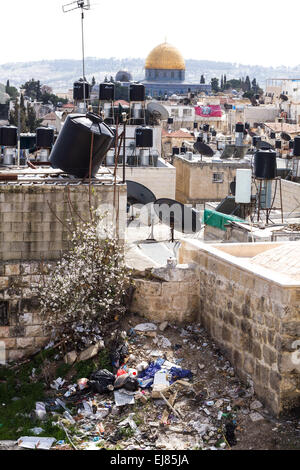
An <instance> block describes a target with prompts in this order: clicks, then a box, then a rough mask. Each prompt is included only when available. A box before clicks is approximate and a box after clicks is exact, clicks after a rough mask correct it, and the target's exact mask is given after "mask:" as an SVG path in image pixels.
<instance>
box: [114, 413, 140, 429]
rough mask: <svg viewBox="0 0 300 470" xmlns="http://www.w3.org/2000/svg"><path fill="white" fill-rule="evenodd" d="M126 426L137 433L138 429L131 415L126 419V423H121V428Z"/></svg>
mask: <svg viewBox="0 0 300 470" xmlns="http://www.w3.org/2000/svg"><path fill="white" fill-rule="evenodd" d="M125 426H130V428H131V429H132V430H133V431H134V432H137V430H138V427H137V425H136V423H135V422H134V420H133V418H132V415H129V416H128V418H126V419H125V420H124V421H122V422H121V423H119V427H121V428H123V427H125Z"/></svg>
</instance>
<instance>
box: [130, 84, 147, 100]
mask: <svg viewBox="0 0 300 470" xmlns="http://www.w3.org/2000/svg"><path fill="white" fill-rule="evenodd" d="M129 99H130V101H145V85H142V84H141V83H132V84H131V85H130V88H129Z"/></svg>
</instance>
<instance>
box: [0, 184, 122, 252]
mask: <svg viewBox="0 0 300 470" xmlns="http://www.w3.org/2000/svg"><path fill="white" fill-rule="evenodd" d="M113 191H114V190H113V185H96V186H93V188H92V192H91V194H92V197H91V203H92V206H93V207H95V208H97V207H99V206H100V207H101V206H102V207H103V208H104V210H105V206H106V205H107V206H110V207H112V203H113ZM117 191H119V193H120V208H119V213H120V214H121V216H122V217H124V215H125V214H126V210H125V208H126V199H127V193H126V187H125V185H124V186H118V187H117ZM69 197H70V200H71V202H72V204H73V207H74V208H75V209H76V211H77V212H78V213H79V214H80V215H81V217H83V218H84V219H85V220H88V218H89V190H88V185H70V186H64V185H56V186H54V185H47V184H45V185H44V186H43V185H32V186H30V185H0V261H9V260H18V261H20V260H41V259H48V260H55V259H58V258H59V256H60V254H61V251H64V250H66V249H67V247H68V243H67V239H68V231H67V229H66V228H65V227H64V225H63V224H62V223H61V222H60V220H61V221H66V219H70V218H71V213H70V209H69V207H70V206H69V203H68V198H69ZM77 220H78V219H77ZM123 224H124V222H123Z"/></svg>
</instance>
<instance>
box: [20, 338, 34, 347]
mask: <svg viewBox="0 0 300 470" xmlns="http://www.w3.org/2000/svg"><path fill="white" fill-rule="evenodd" d="M33 346H34V338H17V348H20V349H26V348H31V347H33Z"/></svg>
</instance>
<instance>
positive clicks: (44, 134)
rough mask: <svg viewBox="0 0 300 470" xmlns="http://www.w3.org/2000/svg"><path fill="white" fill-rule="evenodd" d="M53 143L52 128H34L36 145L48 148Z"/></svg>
mask: <svg viewBox="0 0 300 470" xmlns="http://www.w3.org/2000/svg"><path fill="white" fill-rule="evenodd" d="M53 143H54V129H51V128H50V127H38V128H37V130H36V146H37V147H38V148H43V149H50V148H52V146H53Z"/></svg>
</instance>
